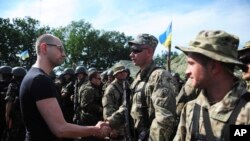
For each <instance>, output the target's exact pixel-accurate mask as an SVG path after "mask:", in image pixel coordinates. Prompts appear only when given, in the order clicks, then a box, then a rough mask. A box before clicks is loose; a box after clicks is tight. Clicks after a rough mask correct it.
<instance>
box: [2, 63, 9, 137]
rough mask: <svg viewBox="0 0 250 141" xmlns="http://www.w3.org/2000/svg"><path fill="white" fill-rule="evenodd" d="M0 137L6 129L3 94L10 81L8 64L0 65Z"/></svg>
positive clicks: (4, 94)
mask: <svg viewBox="0 0 250 141" xmlns="http://www.w3.org/2000/svg"><path fill="white" fill-rule="evenodd" d="M0 77H1V79H0V139H2V138H3V136H5V135H4V131H5V129H6V122H5V104H6V102H5V100H4V98H5V96H6V91H7V89H8V85H9V83H10V81H11V78H12V75H11V67H10V66H1V67H0Z"/></svg>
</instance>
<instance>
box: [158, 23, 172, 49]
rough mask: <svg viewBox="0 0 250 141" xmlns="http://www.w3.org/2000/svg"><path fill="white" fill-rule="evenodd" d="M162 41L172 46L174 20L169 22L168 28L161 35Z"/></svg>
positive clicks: (164, 44)
mask: <svg viewBox="0 0 250 141" xmlns="http://www.w3.org/2000/svg"><path fill="white" fill-rule="evenodd" d="M159 40H160V43H161V44H162V45H163V46H165V47H171V41H172V22H171V23H170V24H169V26H168V28H167V30H166V31H165V32H164V33H162V34H161V35H160V36H159Z"/></svg>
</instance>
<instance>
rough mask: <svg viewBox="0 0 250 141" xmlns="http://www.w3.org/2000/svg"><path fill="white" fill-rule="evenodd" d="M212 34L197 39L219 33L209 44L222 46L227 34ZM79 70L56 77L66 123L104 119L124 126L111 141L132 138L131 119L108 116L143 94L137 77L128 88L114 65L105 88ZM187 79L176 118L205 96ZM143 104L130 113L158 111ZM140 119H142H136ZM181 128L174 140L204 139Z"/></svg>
mask: <svg viewBox="0 0 250 141" xmlns="http://www.w3.org/2000/svg"><path fill="white" fill-rule="evenodd" d="M212 33H213V34H212ZM212 33H210V32H209V33H206V34H203V32H201V33H200V34H199V36H198V37H199V38H198V39H203V38H208V37H210V36H212V37H213V36H214V34H215V35H216V36H217V34H219V35H220V38H218V39H217V38H216V40H218V42H215V43H214V40H210V42H213V43H214V44H219V43H220V42H222V43H223V45H224V43H225V41H227V38H226V39H225V38H221V37H222V35H223V37H224V35H226V36H229V35H227V34H226V33H224V32H219V31H216V32H212ZM221 34H222V35H221ZM203 35H204V37H203ZM147 37H148V35H144V36H143V40H140V41H141V42H144V40H146V39H148V38H147ZM140 38H142V37H140ZM144 38H145V39H144ZM198 39H197V42H198ZM204 40H207V39H204ZM232 40H235V39H234V38H233V39H232ZM230 41H231V40H228V41H227V43H228V44H229V45H232V47H235V44H236V43H234V42H232V44H231V42H230ZM147 42H149V43H150V44H151V38H150V41H147ZM197 42H192V43H193V44H192V43H191V44H192V45H193V46H203V44H198V43H197ZM210 42H209V43H210ZM154 46H155V45H154ZM206 47H207V46H205V49H206ZM230 47H231V46H230ZM249 48H250V46H249V43H247V44H246V46H245V47H244V49H243V50H240V51H239V60H241V61H242V62H243V63H244V64H249ZM143 49H145V48H141V50H139V49H138V48H136V46H135V47H134V50H132V53H133V54H138V53H140V52H142V51H143ZM180 49H183V48H180ZM215 49H217V48H215ZM183 50H184V49H183ZM232 50H233V51H234V52H233V51H232V52H233V53H235V50H236V49H235V48H232ZM188 51H190V50H184V52H185V53H187V52H188ZM223 51H224V52H223ZM223 51H222V52H223V53H224V54H227V53H228V54H229V53H231V52H226V51H225V50H223ZM230 51H231V50H230ZM202 53H203V52H200V54H202ZM187 54H188V53H187ZM189 55H190V54H189ZM192 55H194V54H192ZM196 55H197V54H196ZM194 56H195V55H194ZM194 56H192V57H194ZM198 56H199V55H198ZM196 57H197V56H196ZM199 57H200V56H199ZM223 57H224V56H223ZM207 60H208V59H207ZM207 60H206V61H207ZM191 61H192V60H191ZM191 61H190V60H189V62H188V63H190V62H191ZM223 61H224V60H223ZM226 61H231V60H226ZM212 63H214V64H213V65H217V66H212V67H218V64H215V62H212ZM237 63H238V62H237ZM243 63H239V64H240V65H241V67H242V68H243V67H245V65H243ZM189 65H192V63H191V64H189ZM212 67H211V69H212ZM225 67H229V68H227V69H229V70H227V71H231V69H230V66H225ZM80 68H81V69H82V70H84V69H85V68H84V67H81V66H79V67H77V68H76V70H75V71H74V70H73V69H65V70H64V72H63V73H62V75H61V76H59V77H58V78H57V79H56V81H55V84H56V86H57V88H58V92H59V93H60V95H61V100H60V105H61V107H62V110H63V113H64V117H65V119H66V120H67V121H68V122H75V123H77V124H79V125H95V124H96V123H97V122H98V121H100V120H105V121H106V120H107V121H109V122H110V121H111V122H113V123H117V124H120V125H123V126H120V128H118V130H115V131H114V132H112V135H110V136H111V137H112V138H111V139H110V140H124V139H128V138H127V136H132V135H128V134H129V133H132V132H130V131H127V129H129V130H130V128H128V126H130V127H131V126H132V124H133V122H131V120H130V119H126V118H125V121H126V122H125V124H124V123H123V121H121V120H117V121H112V119H111V118H110V117H112V116H114V115H113V114H114V113H115V112H117V111H119V110H122V109H120V108H121V107H120V105H122V104H125V105H131V104H128V103H129V102H130V100H131V99H130V98H131V97H130V94H131V90H134V91H133V92H132V94H133V93H143V92H142V90H141V89H139V88H138V87H137V86H139V85H137V84H139V83H140V80H139V79H140V77H136V78H137V80H135V81H133V83H132V85H131V83H129V81H128V79H127V77H128V74H127V71H126V68H125V67H124V66H122V65H117V66H115V67H114V68H113V74H112V76H113V77H114V80H112V81H110V82H111V83H109V84H107V85H104V83H103V82H102V77H101V74H100V73H99V72H98V71H97V70H96V69H95V68H91V69H90V70H88V71H86V69H85V72H84V71H79V70H81V69H80ZM154 68H155V69H156V70H157V69H158V68H157V67H154ZM189 69H190V68H189ZM12 70H15V69H12ZM247 70H249V69H248V68H244V71H245V72H244V73H243V79H246V80H248V79H249V77H247V74H248V72H247ZM151 71H152V73H153V72H154V69H152V70H151ZM80 72H81V73H80ZM157 72H158V71H155V72H154V73H157ZM12 74H14V71H13V72H12ZM150 74H151V73H149V75H150ZM189 75H190V74H189ZM141 76H143V74H141ZM175 77H177V76H175ZM103 78H104V77H103ZM142 78H144V77H142ZM145 78H147V77H145ZM124 80H125V81H124ZM152 80H154V81H157V80H156V79H154V77H152ZM189 80H190V79H189ZM189 80H188V81H187V83H186V84H185V85H184V87H182V88H181V91H180V93H179V94H178V95H177V97H176V103H177V110H176V114H177V117H178V116H179V115H180V114H182V118H183V117H184V116H185V115H184V113H185V112H189V111H194V112H193V113H195V112H197V111H196V110H194V109H189V110H186V111H184V110H183V109H185V108H189V107H187V106H185V105H189V106H190V104H192V102H191V103H188V102H189V101H191V100H193V99H196V98H197V96H199V95H200V97H202V96H203V93H204V91H202V90H201V89H198V88H196V87H193V84H190V83H194V82H190V81H189ZM137 81H138V83H136V82H137ZM147 81H148V80H147ZM147 81H146V82H147ZM164 82H165V81H164ZM168 82H169V84H170V82H171V83H173V84H174V83H175V82H174V81H172V80H171V81H170V77H169V81H168ZM165 84H166V82H165V83H160V84H159V85H165ZM130 85H131V86H130ZM146 85H147V83H144V84H143V85H140V87H142V88H144V87H145V86H146ZM239 86H240V88H241V89H242V90H243V89H245V87H247V86H249V85H248V84H247V83H240V85H239ZM131 87H132V88H135V89H137V88H138V90H135V89H131ZM147 87H152V86H150V85H147ZM175 87H177V86H176V85H175ZM178 87H179V88H180V87H181V86H178ZM237 87H238V84H237ZM8 89H9V88H8ZM140 90H141V91H140ZM155 90H157V89H155ZM175 90H176V93H177V92H178V90H179V89H177V88H175ZM242 92H243V91H242ZM7 93H8V90H7ZM173 93H174V92H173ZM141 95H142V94H141ZM135 96H136V95H135ZM157 96H158V97H159V98H161V96H162V95H157ZM133 98H137V97H133ZM146 98H148V96H147V95H145V97H144V99H145V101H146ZM5 99H6V100H7V99H8V97H7V95H6V96H5ZM140 99H142V97H140V98H139V100H140ZM203 100H204V101H206V99H204V98H203ZM140 101H144V100H140ZM123 102H125V103H123ZM136 102H138V101H136ZM146 102H148V101H146ZM150 102H152V101H149V103H150ZM155 102H156V103H154V104H158V106H159V104H161V105H164V103H162V102H159V101H155ZM157 102H158V103H157ZM193 102H195V101H193ZM212 102H213V101H212ZM217 102H218V101H216V102H215V103H217ZM174 103H175V101H174ZM186 103H188V104H186ZM215 103H210V105H211V106H213V105H215ZM144 104H147V103H137V104H136V106H139V107H133V108H137V109H132V110H134V111H135V110H137V112H141V115H147V113H144V112H143V108H149V109H148V112H150V113H153V112H157V111H152V110H153V108H152V107H150V106H144ZM200 104H201V103H200ZM6 105H7V104H6ZM130 108H132V107H129V106H128V107H127V108H126V109H127V110H125V111H124V112H125V115H129V114H128V113H129V112H128V111H130V110H129V109H130ZM139 108H141V109H142V111H139V110H140V109H139ZM150 108H152V109H150ZM155 108H160V107H155ZM173 109H175V108H172V109H171V110H173ZM158 110H159V109H158ZM161 110H164V109H161ZM202 110H203V109H202ZM222 110H223V109H222ZM6 111H7V110H6ZM198 111H199V110H198ZM126 113H127V114H126ZM202 113H203V111H202ZM158 114H160V113H158ZM210 114H211V113H210ZM6 115H7V114H6ZM132 115H133V113H132ZM133 116H136V115H133ZM154 116H158V115H154ZM188 116H189V115H188ZM194 116H195V115H194ZM202 116H203V115H202ZM159 117H161V116H159ZM159 117H158V118H159ZM195 117H196V116H195ZM133 118H136V117H133ZM139 118H141V117H139ZM146 118H147V117H146V116H144V117H143V118H142V119H144V120H145V119H146ZM148 118H149V119H147V120H148V121H150V120H151V118H152V119H153V118H155V117H150V116H148ZM198 118H200V117H199V116H198ZM214 118H218V117H214ZM194 119H195V118H194ZM158 120H160V119H158ZM203 120H205V119H203ZM6 121H8V122H7V128H9V127H11V125H13V121H12V122H10V120H8V119H6ZM119 121H120V122H122V123H118V122H119ZM134 121H135V120H134ZM199 121H200V120H199V119H198V120H197V119H196V120H195V122H199ZM151 122H154V123H155V122H157V121H156V120H154V121H151ZM151 122H148V123H149V125H148V126H149V127H150V126H151V127H152V125H150V124H151ZM177 122H179V121H178V118H177ZM184 122H185V121H184V120H180V124H179V127H182V129H183V128H184V126H186V125H187V124H185V123H184ZM186 122H188V123H189V122H190V121H186ZM237 122H243V121H237ZM113 123H112V124H111V126H112V127H114V128H115V126H116V125H115V124H113ZM130 123H131V124H130ZM173 123H175V122H174V121H173ZM134 124H137V123H136V122H135V123H134ZM139 124H140V123H138V125H139ZM155 124H158V123H155ZM188 125H189V124H188ZM159 126H161V125H160V124H159ZM197 126H199V123H197ZM135 127H137V128H138V129H139V128H140V127H139V126H137V125H135ZM151 127H150V128H151ZM173 127H174V126H173ZM212 127H213V126H212ZM163 128H165V127H163ZM192 128H194V126H192ZM141 129H143V128H141ZM154 129H155V130H156V131H157V130H158V128H154ZM180 129H181V128H180ZM180 129H179V128H178V130H177V135H176V136H175V139H174V140H182V139H183V137H184V138H185V139H186V140H188V139H194V140H199V139H201V140H203V139H205V138H204V136H205V135H203V134H202V135H201V134H200V132H199V131H196V132H195V133H199V134H197V136H196V134H192V135H186V134H185V133H184V132H182V131H181V130H180ZM175 130H176V129H172V128H171V131H170V128H169V131H166V132H169V133H170V132H174V131H175ZM186 130H188V129H186ZM192 130H193V129H192ZM133 131H134V130H133ZM137 131H139V130H137ZM144 131H145V132H144ZM148 132H149V129H145V130H144V129H143V130H142V131H141V132H140V133H139V134H138V133H137V135H139V137H137V138H139V139H140V138H141V139H145V138H149V137H144V136H149V135H148ZM151 132H152V134H151ZM166 132H164V133H163V132H161V133H162V134H165V133H166ZM202 132H203V130H202ZM144 133H145V134H144ZM153 133H156V132H153V130H152V131H150V136H152V137H153V136H154V137H156V136H157V135H156V134H153ZM207 135H209V134H207ZM140 136H143V137H140ZM216 136H218V135H217V134H216ZM211 137H213V136H211ZM168 138H169V139H172V138H173V137H168ZM215 138H218V137H215ZM185 139H184V140H185ZM19 140H20V139H19ZM79 140H100V139H97V138H95V137H88V138H80V139H79ZM128 140H129V139H128Z"/></svg>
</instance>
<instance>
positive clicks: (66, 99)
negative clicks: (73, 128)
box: [61, 68, 75, 141]
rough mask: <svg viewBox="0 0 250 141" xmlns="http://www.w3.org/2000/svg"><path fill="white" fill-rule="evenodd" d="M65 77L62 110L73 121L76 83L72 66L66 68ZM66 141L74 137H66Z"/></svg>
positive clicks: (67, 119)
mask: <svg viewBox="0 0 250 141" xmlns="http://www.w3.org/2000/svg"><path fill="white" fill-rule="evenodd" d="M63 77H64V78H65V82H66V83H65V84H64V85H63V86H62V90H61V99H62V111H63V115H64V118H65V120H66V121H67V122H69V123H73V117H74V102H73V99H72V97H73V95H74V85H75V72H74V70H73V69H72V68H65V69H64V71H63ZM64 141H72V139H64Z"/></svg>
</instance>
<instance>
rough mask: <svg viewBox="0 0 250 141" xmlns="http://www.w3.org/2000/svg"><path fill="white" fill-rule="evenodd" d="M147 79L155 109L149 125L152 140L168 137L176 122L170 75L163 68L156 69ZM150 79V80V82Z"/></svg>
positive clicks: (173, 93)
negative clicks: (151, 89) (149, 78)
mask: <svg viewBox="0 0 250 141" xmlns="http://www.w3.org/2000/svg"><path fill="white" fill-rule="evenodd" d="M151 78H153V79H152V80H149V83H150V85H153V86H152V87H153V92H152V102H153V106H154V110H155V118H154V120H153V122H152V124H151V127H150V138H151V139H152V140H164V139H169V138H170V136H171V135H172V134H173V131H174V129H175V124H176V115H175V111H176V102H175V95H176V94H175V91H174V86H173V84H172V80H173V79H172V76H171V74H170V73H168V72H166V71H163V70H156V71H154V72H153V73H152V75H151ZM150 81H152V82H150Z"/></svg>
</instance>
